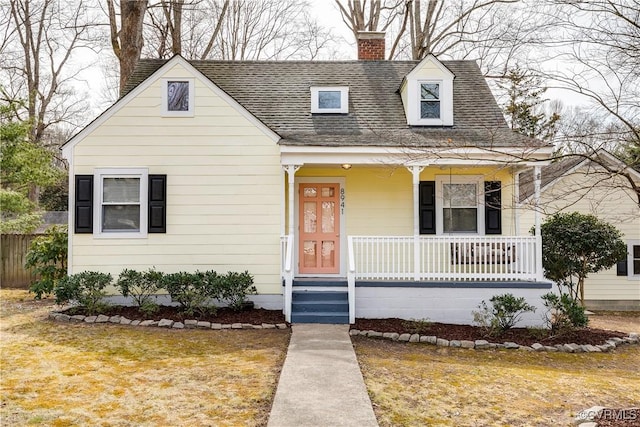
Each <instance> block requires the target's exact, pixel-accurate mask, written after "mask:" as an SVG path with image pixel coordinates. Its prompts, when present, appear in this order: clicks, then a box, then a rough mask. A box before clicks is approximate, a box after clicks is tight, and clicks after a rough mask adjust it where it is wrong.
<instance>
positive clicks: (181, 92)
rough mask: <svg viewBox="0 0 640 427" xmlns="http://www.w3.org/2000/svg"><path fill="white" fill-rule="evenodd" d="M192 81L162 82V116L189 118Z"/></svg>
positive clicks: (191, 105)
mask: <svg viewBox="0 0 640 427" xmlns="http://www.w3.org/2000/svg"><path fill="white" fill-rule="evenodd" d="M193 87H194V81H193V79H164V80H162V113H163V116H169V117H171V116H175V117H191V116H193V102H194V89H193Z"/></svg>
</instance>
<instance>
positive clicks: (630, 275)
mask: <svg viewBox="0 0 640 427" xmlns="http://www.w3.org/2000/svg"><path fill="white" fill-rule="evenodd" d="M634 246H640V240H628V241H627V279H628V280H640V274H633V247H634Z"/></svg>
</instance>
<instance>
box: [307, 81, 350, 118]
mask: <svg viewBox="0 0 640 427" xmlns="http://www.w3.org/2000/svg"><path fill="white" fill-rule="evenodd" d="M348 112H349V88H348V87H346V86H333V87H312V88H311V113H315V114H317V113H328V114H346V113H348Z"/></svg>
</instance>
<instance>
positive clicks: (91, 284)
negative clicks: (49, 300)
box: [54, 271, 111, 314]
mask: <svg viewBox="0 0 640 427" xmlns="http://www.w3.org/2000/svg"><path fill="white" fill-rule="evenodd" d="M109 284H111V275H110V274H105V273H99V272H96V271H84V272H82V273H78V274H73V275H71V276H66V277H63V278H62V279H60V280H59V281H58V283H57V284H56V287H55V288H54V293H55V296H56V303H57V304H65V303H68V302H71V301H75V302H77V303H78V305H80V306H81V307H84V309H85V310H86V311H87V313H89V314H98V313H100V312H101V311H102V310H103V309H104V308H105V307H106V306H107V305H108V304H107V303H106V302H105V301H104V300H103V299H104V297H105V296H106V292H105V290H104V289H105V288H106V287H107V286H108V285H109Z"/></svg>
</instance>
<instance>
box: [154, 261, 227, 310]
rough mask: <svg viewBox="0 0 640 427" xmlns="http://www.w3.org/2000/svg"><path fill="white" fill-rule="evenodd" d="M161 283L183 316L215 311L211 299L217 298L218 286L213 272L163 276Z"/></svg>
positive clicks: (218, 280) (218, 281) (215, 274)
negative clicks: (178, 306) (178, 305)
mask: <svg viewBox="0 0 640 427" xmlns="http://www.w3.org/2000/svg"><path fill="white" fill-rule="evenodd" d="M162 283H163V286H162V287H163V288H164V289H166V290H167V292H168V293H169V295H170V296H171V300H172V301H175V302H177V303H178V304H180V308H181V311H182V312H184V313H185V314H187V315H189V316H191V315H194V314H196V313H197V314H200V315H203V314H206V313H210V312H212V311H215V306H213V305H211V299H213V298H216V297H217V296H218V294H219V292H218V288H219V284H220V279H219V276H218V274H217V273H216V272H215V271H207V272H205V273H202V272H199V271H196V272H195V273H185V272H182V271H181V272H179V273H172V274H165V275H164V277H163V278H162Z"/></svg>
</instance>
